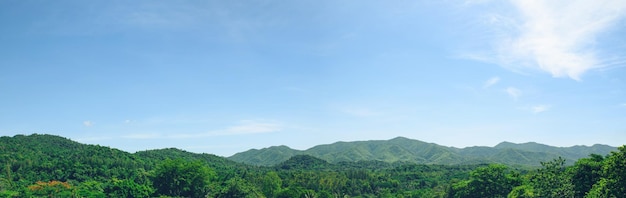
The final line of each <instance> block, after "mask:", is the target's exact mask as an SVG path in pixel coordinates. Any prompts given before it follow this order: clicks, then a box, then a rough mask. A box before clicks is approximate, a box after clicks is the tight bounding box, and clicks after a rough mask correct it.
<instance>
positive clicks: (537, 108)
mask: <svg viewBox="0 0 626 198" xmlns="http://www.w3.org/2000/svg"><path fill="white" fill-rule="evenodd" d="M548 109H550V105H536V106H532V107H531V108H530V110H531V111H532V112H533V113H541V112H544V111H547V110H548Z"/></svg>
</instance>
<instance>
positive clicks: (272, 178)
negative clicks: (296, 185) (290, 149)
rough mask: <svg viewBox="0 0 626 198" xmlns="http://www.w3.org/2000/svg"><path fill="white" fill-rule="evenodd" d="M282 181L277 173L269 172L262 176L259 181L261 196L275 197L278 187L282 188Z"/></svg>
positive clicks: (278, 190)
mask: <svg viewBox="0 0 626 198" xmlns="http://www.w3.org/2000/svg"><path fill="white" fill-rule="evenodd" d="M282 183H283V182H282V180H281V179H280V177H279V176H278V173H276V172H274V171H271V172H268V173H266V174H265V175H264V176H263V179H262V181H261V189H262V191H263V194H264V195H265V196H267V197H276V195H278V192H280V187H281V186H282Z"/></svg>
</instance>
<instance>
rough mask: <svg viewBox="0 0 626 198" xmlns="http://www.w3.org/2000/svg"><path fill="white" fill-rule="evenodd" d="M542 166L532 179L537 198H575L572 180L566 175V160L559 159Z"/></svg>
mask: <svg viewBox="0 0 626 198" xmlns="http://www.w3.org/2000/svg"><path fill="white" fill-rule="evenodd" d="M541 165H542V166H543V168H541V169H539V170H537V172H536V173H534V174H533V175H531V178H530V181H531V186H532V187H533V191H534V193H535V195H536V196H537V197H574V194H575V193H574V185H573V184H572V179H571V177H569V176H568V175H567V174H565V168H566V167H565V159H563V158H557V159H554V160H552V161H549V162H542V163H541Z"/></svg>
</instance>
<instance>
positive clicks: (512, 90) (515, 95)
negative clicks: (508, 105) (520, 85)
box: [504, 87, 522, 100]
mask: <svg viewBox="0 0 626 198" xmlns="http://www.w3.org/2000/svg"><path fill="white" fill-rule="evenodd" d="M504 91H505V92H506V93H507V94H509V96H511V97H512V98H513V99H515V100H517V98H519V97H520V96H522V91H521V90H519V89H517V88H515V87H508V88H506V89H505V90H504Z"/></svg>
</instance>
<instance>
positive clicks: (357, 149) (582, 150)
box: [228, 137, 617, 166]
mask: <svg viewBox="0 0 626 198" xmlns="http://www.w3.org/2000/svg"><path fill="white" fill-rule="evenodd" d="M616 149H617V148H615V147H611V146H608V145H601V144H595V145H593V146H572V147H554V146H549V145H544V144H539V143H534V142H529V143H522V144H515V143H511V142H502V143H500V144H498V145H496V146H494V147H486V146H475V147H467V148H462V149H459V148H454V147H446V146H441V145H438V144H434V143H426V142H422V141H419V140H413V139H408V138H404V137H397V138H394V139H390V140H370V141H355V142H336V143H333V144H325V145H318V146H315V147H312V148H310V149H307V150H304V151H301V150H295V149H291V148H289V147H287V146H273V147H269V148H264V149H251V150H248V151H245V152H241V153H237V154H235V155H233V156H231V157H228V159H231V160H233V161H237V162H242V163H246V164H253V165H262V166H272V165H276V164H279V163H281V162H283V161H286V160H288V159H289V158H290V157H292V156H295V155H311V156H314V157H318V158H320V159H324V160H326V161H328V162H331V163H336V162H342V161H349V162H356V161H372V160H377V161H384V162H398V161H403V162H415V163H423V164H475V163H502V164H507V165H520V166H539V165H540V162H542V161H549V160H551V159H554V158H557V157H559V156H561V157H563V158H566V159H567V161H568V162H569V163H573V162H574V161H575V160H577V159H579V158H583V157H587V156H588V155H589V154H592V153H593V154H600V155H606V154H608V153H610V152H611V151H614V150H616Z"/></svg>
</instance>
